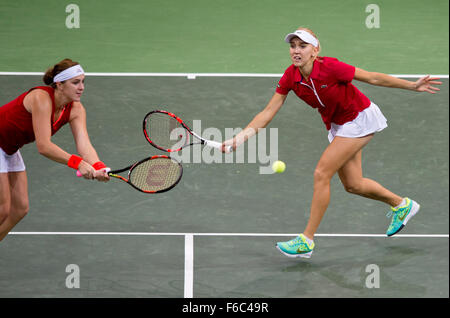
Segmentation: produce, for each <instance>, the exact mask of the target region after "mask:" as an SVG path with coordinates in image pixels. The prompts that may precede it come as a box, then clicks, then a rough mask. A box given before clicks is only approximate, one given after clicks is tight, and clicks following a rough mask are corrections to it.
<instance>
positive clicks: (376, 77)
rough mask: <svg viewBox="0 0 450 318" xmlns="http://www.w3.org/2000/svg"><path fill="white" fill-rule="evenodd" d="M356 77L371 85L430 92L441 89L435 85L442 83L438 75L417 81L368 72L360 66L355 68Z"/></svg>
mask: <svg viewBox="0 0 450 318" xmlns="http://www.w3.org/2000/svg"><path fill="white" fill-rule="evenodd" d="M354 78H355V79H356V80H358V81H361V82H365V83H368V84H371V85H376V86H383V87H392V88H402V89H408V90H412V91H416V92H428V93H431V94H434V93H436V91H439V88H437V87H435V86H433V85H441V84H442V82H439V81H437V80H439V78H438V77H430V76H429V75H427V76H424V77H421V78H420V79H418V80H417V81H415V82H413V81H408V80H405V79H401V78H397V77H394V76H391V75H388V74H384V73H377V72H368V71H365V70H363V69H360V68H356V69H355V76H354Z"/></svg>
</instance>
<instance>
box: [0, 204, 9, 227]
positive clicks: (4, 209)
mask: <svg viewBox="0 0 450 318" xmlns="http://www.w3.org/2000/svg"><path fill="white" fill-rule="evenodd" d="M9 210H10V209H9V206H6V205H3V206H1V207H0V224H2V223H3V222H4V221H5V220H6V219H7V218H8V216H9Z"/></svg>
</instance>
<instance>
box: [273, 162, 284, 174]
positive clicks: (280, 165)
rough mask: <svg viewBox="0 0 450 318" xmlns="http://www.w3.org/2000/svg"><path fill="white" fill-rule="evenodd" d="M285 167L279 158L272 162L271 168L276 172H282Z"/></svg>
mask: <svg viewBox="0 0 450 318" xmlns="http://www.w3.org/2000/svg"><path fill="white" fill-rule="evenodd" d="M285 169H286V164H285V163H284V162H283V161H281V160H277V161H275V162H274V163H273V164H272V170H273V171H274V172H276V173H282V172H283V171H284V170H285Z"/></svg>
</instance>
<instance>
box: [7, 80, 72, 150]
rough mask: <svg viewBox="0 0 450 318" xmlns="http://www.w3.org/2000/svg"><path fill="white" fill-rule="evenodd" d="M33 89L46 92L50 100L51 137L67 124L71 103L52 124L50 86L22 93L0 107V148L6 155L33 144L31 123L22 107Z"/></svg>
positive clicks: (53, 112)
mask: <svg viewBox="0 0 450 318" xmlns="http://www.w3.org/2000/svg"><path fill="white" fill-rule="evenodd" d="M34 89H42V90H44V91H46V92H47V93H48V94H49V95H50V98H51V99H52V115H51V117H50V118H49V119H48V120H49V121H48V123H49V125H51V127H52V136H53V135H54V134H55V133H56V132H57V131H58V130H59V129H60V128H61V127H62V126H63V125H64V124H66V123H67V122H69V118H70V111H71V109H72V104H73V102H71V103H69V104H67V105H65V106H64V108H63V111H62V112H61V115H60V116H59V118H58V119H57V120H56V121H55V122H53V117H54V114H55V91H54V89H53V88H52V87H50V86H38V87H34V88H32V89H30V90H29V91H27V92H25V93H23V94H22V95H20V96H19V97H17V98H16V99H14V100H12V101H10V102H9V103H7V104H6V105H3V106H2V107H0V148H2V149H3V151H4V152H6V153H7V154H8V155H12V154H14V153H15V152H17V150H19V148H21V147H22V146H23V145H25V144H27V143H30V142H33V141H34V140H35V139H36V137H35V136H34V130H33V121H32V118H31V113H29V112H28V111H27V110H26V109H25V106H24V105H23V100H24V98H25V96H27V94H28V93H29V92H31V91H32V90H34Z"/></svg>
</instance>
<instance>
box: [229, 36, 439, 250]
mask: <svg viewBox="0 0 450 318" xmlns="http://www.w3.org/2000/svg"><path fill="white" fill-rule="evenodd" d="M285 41H286V42H287V43H289V53H290V57H291V61H292V65H291V66H289V67H288V68H287V69H286V71H285V72H284V75H283V76H282V77H281V79H280V81H279V82H278V85H277V88H276V92H275V93H274V95H273V97H272V98H271V100H270V101H269V103H268V104H267V106H266V107H265V108H264V110H262V111H261V112H260V113H259V114H257V115H256V116H255V117H254V118H253V120H252V121H251V122H250V123H249V124H248V125H247V127H246V128H245V129H244V130H243V131H242V132H240V133H239V134H237V135H236V136H235V137H234V138H232V139H230V140H227V141H225V142H224V147H223V148H222V149H225V146H228V145H232V146H233V148H234V149H235V148H236V147H238V146H239V145H240V144H242V143H243V142H245V141H246V140H247V139H248V138H250V137H251V136H253V135H255V134H256V133H257V132H258V129H260V128H264V127H266V126H267V125H268V124H269V123H270V121H271V120H272V119H273V118H274V116H275V115H276V113H277V112H278V110H279V109H280V108H281V106H283V104H284V102H285V100H286V97H287V94H288V93H289V92H290V91H291V90H292V91H294V93H295V94H296V95H297V96H298V97H299V98H301V99H302V100H303V101H305V102H306V103H307V104H308V105H310V106H311V107H313V108H316V109H317V110H318V111H319V113H320V115H321V116H322V120H323V122H324V124H325V126H326V129H327V130H328V139H329V142H330V144H329V145H328V146H327V148H326V149H325V151H324V152H323V154H322V156H321V157H320V159H319V162H318V163H317V166H316V168H315V170H314V192H313V198H312V203H311V207H310V217H309V220H308V223H307V225H306V228H305V229H304V231H303V233H301V234H300V235H299V236H298V237H296V238H294V239H292V240H290V241H287V242H278V243H277V244H276V247H277V248H278V249H279V250H280V251H281V252H282V253H283V254H285V255H286V256H289V257H305V258H309V257H311V254H312V252H313V249H314V235H315V233H316V231H317V228H318V227H319V224H320V222H321V220H322V217H323V216H324V214H325V211H326V210H327V207H328V204H329V202H330V181H331V178H332V177H333V175H335V174H336V173H338V175H339V178H340V180H341V182H342V184H343V186H344V187H345V189H346V191H348V192H350V193H353V194H357V195H360V196H363V197H366V198H370V199H374V200H378V201H381V202H384V203H386V204H388V205H389V206H390V207H391V209H392V220H391V223H390V225H389V228H388V229H387V233H386V234H387V235H388V236H392V235H394V234H396V233H398V232H399V231H400V230H401V229H402V228H403V227H404V226H405V225H406V223H407V222H408V221H409V220H410V219H411V218H412V217H413V216H414V215H415V214H416V213H417V212H418V211H419V208H420V205H419V204H418V203H417V202H415V201H414V200H412V199H409V198H408V197H403V196H401V195H398V194H395V193H393V192H391V191H389V190H388V189H386V188H385V187H383V186H382V185H381V184H379V183H377V182H376V181H374V180H371V179H368V178H365V177H364V176H363V172H362V166H361V155H362V150H363V148H364V147H365V146H366V145H367V144H368V143H369V142H370V140H371V139H372V138H373V136H374V134H375V133H376V132H379V131H381V130H383V129H385V128H386V127H387V122H386V118H385V117H384V116H383V114H382V112H381V111H380V109H379V108H378V106H377V105H376V104H374V103H373V102H371V101H370V100H369V98H367V97H366V96H365V95H364V94H363V93H362V92H360V91H359V90H358V89H357V88H356V87H355V86H354V85H353V84H352V80H354V79H355V80H358V81H362V82H365V83H369V84H372V85H377V86H384V87H395V88H402V89H407V90H413V91H417V92H428V93H431V94H433V93H435V92H436V91H438V90H439V89H438V88H436V87H434V86H433V85H439V84H442V83H441V82H438V81H436V80H438V78H430V77H429V76H425V77H422V78H420V79H419V80H417V81H415V82H412V81H408V80H403V79H399V78H396V77H392V76H389V75H386V74H382V73H375V72H368V71H365V70H362V69H360V68H357V67H354V66H351V65H348V64H346V63H343V62H341V61H339V60H338V59H336V58H332V57H321V56H319V53H320V42H319V40H318V39H317V37H316V35H315V34H314V33H313V32H312V31H311V30H309V29H307V28H299V29H297V30H296V31H294V32H292V33H289V34H287V35H286V37H285Z"/></svg>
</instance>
